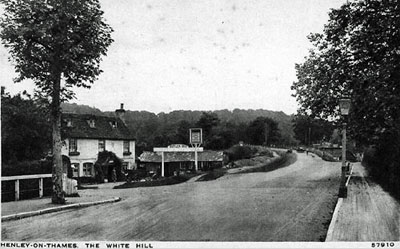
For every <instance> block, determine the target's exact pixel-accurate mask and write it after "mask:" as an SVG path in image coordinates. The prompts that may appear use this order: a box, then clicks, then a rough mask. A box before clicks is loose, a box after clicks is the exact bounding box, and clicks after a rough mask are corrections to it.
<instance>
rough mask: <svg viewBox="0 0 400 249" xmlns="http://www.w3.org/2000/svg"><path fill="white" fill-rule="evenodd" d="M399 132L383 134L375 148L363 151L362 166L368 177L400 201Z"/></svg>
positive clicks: (393, 131)
mask: <svg viewBox="0 0 400 249" xmlns="http://www.w3.org/2000/svg"><path fill="white" fill-rule="evenodd" d="M399 158H400V132H399V130H392V131H387V132H385V133H384V134H383V135H382V136H381V138H380V139H379V141H378V143H377V145H376V146H375V147H370V148H368V149H366V150H365V152H364V158H363V164H364V165H365V166H366V167H367V169H368V172H369V175H370V176H371V177H372V178H373V179H374V180H375V181H376V182H378V183H379V184H380V185H381V186H382V187H383V188H384V189H385V190H387V191H388V192H390V193H391V194H393V195H394V196H395V197H397V198H398V199H400V161H399Z"/></svg>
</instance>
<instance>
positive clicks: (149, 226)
mask: <svg viewBox="0 0 400 249" xmlns="http://www.w3.org/2000/svg"><path fill="white" fill-rule="evenodd" d="M339 176H340V163H330V162H324V161H322V160H321V159H320V158H318V157H315V158H313V157H311V156H306V155H305V154H299V155H298V161H297V162H296V163H295V164H292V165H290V166H288V167H285V168H281V169H278V170H275V171H272V172H267V173H248V174H236V175H226V176H224V177H222V178H219V179H217V180H215V181H208V182H192V183H182V184H178V185H173V186H161V187H149V188H136V189H119V190H113V189H106V188H104V189H99V190H85V192H83V193H82V194H86V195H92V194H93V195H96V194H97V195H98V194H102V195H105V196H120V197H122V198H123V200H122V201H121V202H118V203H114V204H106V205H101V206H93V207H89V208H84V209H79V210H70V211H64V212H60V213H53V214H47V215H42V216H36V217H31V218H27V219H22V220H16V221H9V222H4V223H2V240H3V241H4V240H16V241H23V240H29V241H32V240H39V241H40V240H42V241H43V240H45V241H66V240H68V241H71V240H85V241H88V240H118V241H130V240H153V241H154V240H156V241H164V240H174V241H182V240H190V241H208V240H211V241H319V240H323V239H324V238H325V235H326V230H327V227H328V225H329V221H330V218H331V215H332V214H331V212H332V211H333V209H334V206H335V204H336V195H337V191H338V188H339ZM90 191H91V192H90ZM96 191H97V192H96Z"/></svg>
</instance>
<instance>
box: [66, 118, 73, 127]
mask: <svg viewBox="0 0 400 249" xmlns="http://www.w3.org/2000/svg"><path fill="white" fill-rule="evenodd" d="M67 127H72V120H71V119H67Z"/></svg>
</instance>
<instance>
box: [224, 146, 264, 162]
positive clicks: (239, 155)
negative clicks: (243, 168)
mask: <svg viewBox="0 0 400 249" xmlns="http://www.w3.org/2000/svg"><path fill="white" fill-rule="evenodd" d="M256 152H257V149H255V148H251V147H250V146H233V147H231V148H230V149H229V150H228V151H226V154H227V155H228V157H229V161H231V162H232V161H236V160H241V159H249V158H251V157H252V156H253V155H254V154H255V153H256Z"/></svg>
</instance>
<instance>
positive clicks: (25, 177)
mask: <svg viewBox="0 0 400 249" xmlns="http://www.w3.org/2000/svg"><path fill="white" fill-rule="evenodd" d="M51 176H52V175H51V174H41V175H22V176H3V177H1V181H2V182H3V181H14V184H15V191H14V192H15V200H16V201H18V200H19V195H20V190H19V181H20V180H28V179H39V197H40V198H42V197H43V179H44V178H51Z"/></svg>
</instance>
